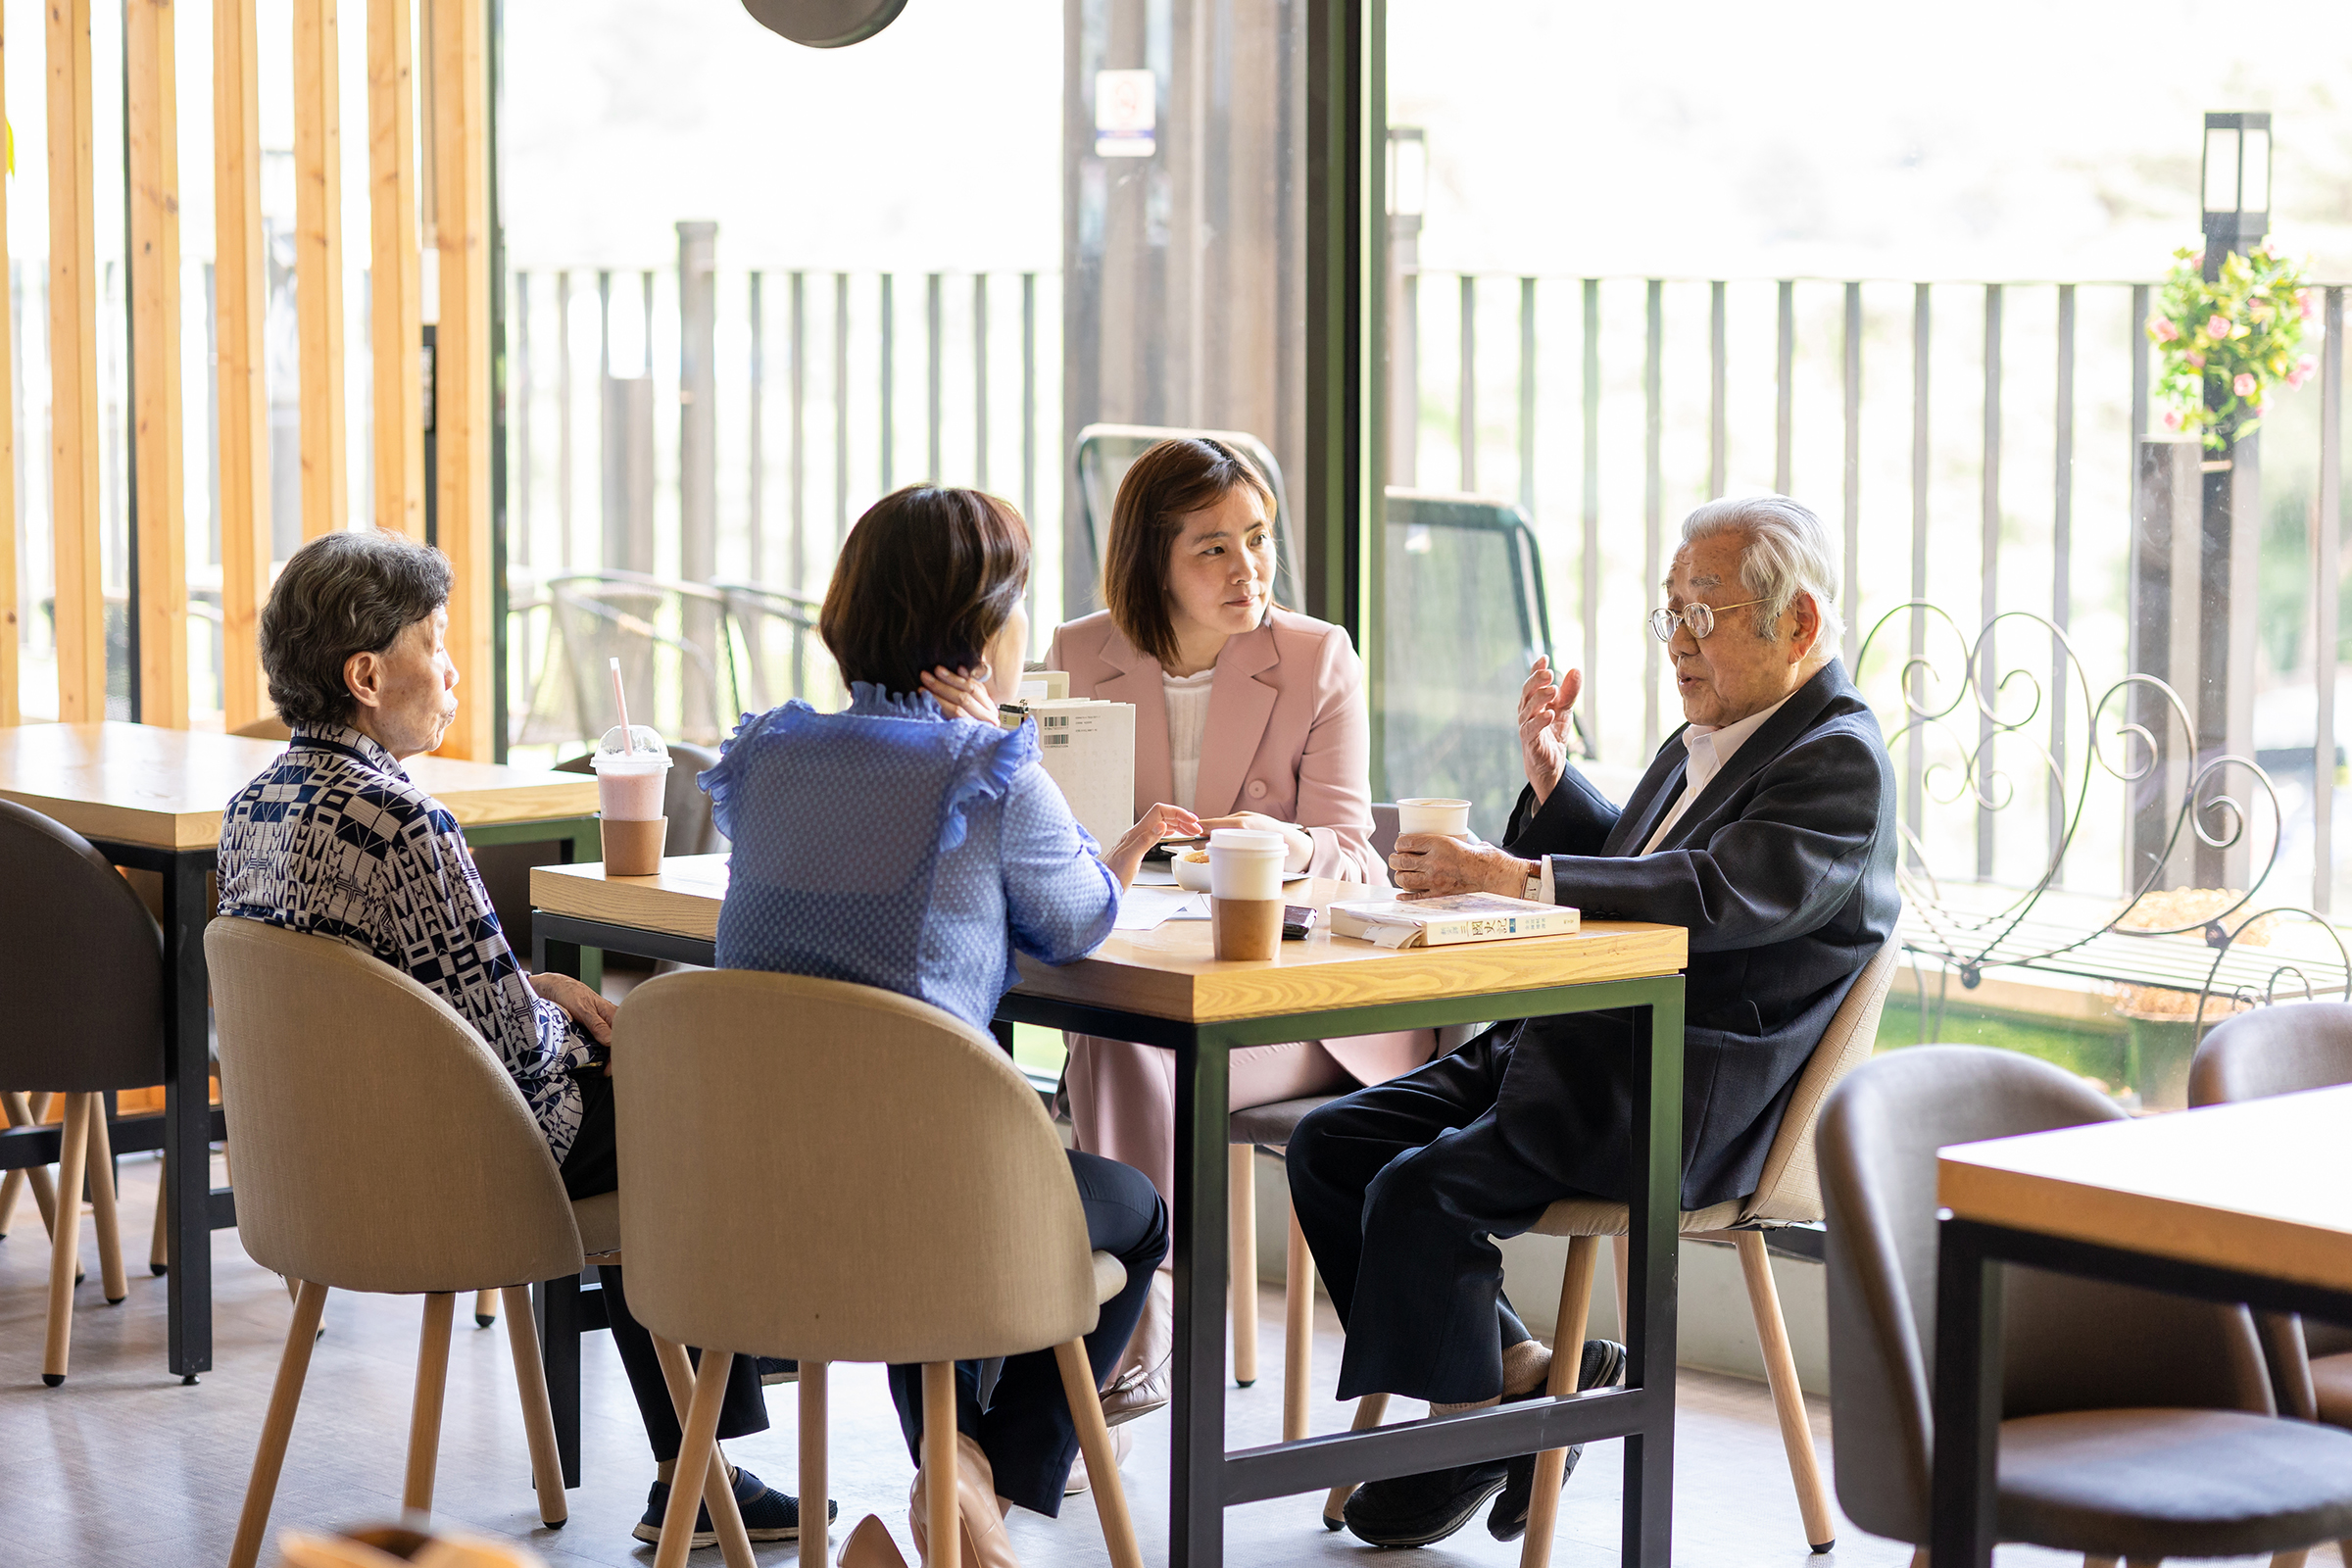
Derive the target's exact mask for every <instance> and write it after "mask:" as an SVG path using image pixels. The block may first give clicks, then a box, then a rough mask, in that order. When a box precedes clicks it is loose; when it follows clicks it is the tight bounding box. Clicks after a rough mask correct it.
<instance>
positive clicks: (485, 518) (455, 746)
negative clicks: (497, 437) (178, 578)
mask: <svg viewBox="0 0 2352 1568" xmlns="http://www.w3.org/2000/svg"><path fill="white" fill-rule="evenodd" d="M431 33H432V55H433V58H432V64H431V73H432V77H433V82H432V94H431V97H432V106H433V111H432V112H433V135H432V144H433V164H434V177H433V199H434V207H435V211H434V215H433V235H434V238H435V240H436V241H437V242H438V249H439V252H440V259H441V270H440V304H441V315H440V323H439V326H438V328H437V330H436V333H435V336H434V339H433V440H434V443H435V445H434V461H435V468H436V472H435V477H436V479H437V481H438V487H437V493H436V495H435V506H436V514H437V515H436V519H435V520H436V522H437V523H438V525H439V526H438V532H439V535H440V544H441V549H442V551H443V552H444V553H445V554H446V555H448V557H449V560H450V564H451V565H452V566H453V567H454V568H455V570H456V577H457V582H456V585H455V586H454V587H453V588H452V590H451V592H450V596H449V652H450V657H451V659H453V660H454V661H455V662H456V663H457V666H458V669H459V672H460V674H461V675H462V676H463V677H465V678H467V679H470V680H471V681H472V682H473V689H472V692H471V693H470V694H467V693H465V692H463V691H462V692H461V694H460V700H459V705H458V717H457V722H456V723H455V724H453V725H451V726H450V731H449V738H448V739H447V740H445V741H443V742H442V744H441V750H442V753H443V754H444V755H446V756H450V757H464V758H471V759H473V760H476V761H483V762H486V761H488V760H490V759H491V755H492V736H493V735H494V734H495V733H496V726H497V725H499V724H500V723H502V722H503V721H504V715H503V714H501V713H499V712H497V711H496V705H495V704H494V702H493V701H492V699H491V696H490V693H491V692H492V691H493V690H494V689H495V686H496V682H495V680H494V679H493V675H494V673H495V672H494V671H493V670H492V668H491V664H490V661H491V646H492V644H491V624H490V615H491V606H492V604H493V602H494V596H493V593H492V588H493V584H492V581H491V572H492V571H493V569H494V566H495V564H494V563H493V562H492V561H491V559H490V167H489V162H488V158H487V155H486V147H487V139H488V131H489V87H490V82H489V76H488V73H487V68H486V64H485V54H484V51H485V49H486V47H487V42H488V40H487V35H486V28H485V23H484V12H483V0H433V17H432V29H431Z"/></svg>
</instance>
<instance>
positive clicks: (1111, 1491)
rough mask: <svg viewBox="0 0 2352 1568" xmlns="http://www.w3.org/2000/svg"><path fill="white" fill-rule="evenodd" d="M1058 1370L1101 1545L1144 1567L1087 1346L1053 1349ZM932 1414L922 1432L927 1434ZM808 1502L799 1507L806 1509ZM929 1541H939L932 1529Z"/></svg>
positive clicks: (1116, 1567)
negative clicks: (1090, 1491)
mask: <svg viewBox="0 0 2352 1568" xmlns="http://www.w3.org/2000/svg"><path fill="white" fill-rule="evenodd" d="M1054 1363H1055V1364H1056V1365H1058V1366H1059V1367H1060V1368H1061V1393H1062V1397H1064V1398H1066V1399H1068V1400H1069V1401H1070V1415H1071V1418H1072V1419H1073V1420H1075V1421H1076V1422H1077V1423H1078V1450H1079V1451H1080V1452H1081V1453H1083V1454H1085V1455H1086V1474H1087V1478H1088V1482H1089V1485H1090V1486H1091V1487H1092V1488H1093V1490H1094V1494H1095V1513H1096V1515H1097V1516H1098V1517H1099V1518H1101V1519H1102V1521H1103V1545H1104V1546H1106V1547H1107V1548H1109V1551H1110V1568H1144V1554H1143V1550H1142V1548H1140V1547H1139V1546H1138V1545H1137V1544H1136V1541H1135V1520H1134V1519H1133V1518H1132V1517H1130V1516H1129V1514H1128V1512H1127V1490H1126V1488H1125V1486H1124V1485H1122V1484H1121V1482H1120V1480H1119V1461H1118V1459H1117V1457H1116V1456H1115V1455H1114V1454H1113V1453H1112V1452H1111V1449H1110V1428H1109V1427H1108V1426H1106V1425H1104V1424H1103V1399H1102V1396H1101V1395H1099V1394H1098V1393H1097V1392H1096V1390H1095V1371H1094V1367H1093V1365H1092V1364H1091V1363H1089V1362H1088V1360H1087V1358H1086V1342H1085V1341H1084V1340H1071V1341H1069V1342H1068V1343H1066V1344H1063V1345H1056V1346H1055V1347H1054ZM930 1420H931V1418H930V1416H929V1415H928V1414H927V1413H926V1414H925V1415H924V1417H923V1423H924V1425H923V1431H924V1434H925V1436H926V1437H928V1436H929V1433H930V1430H931V1428H930ZM806 1507H807V1504H803V1508H804V1510H805V1509H806ZM931 1539H932V1540H934V1541H936V1540H938V1539H939V1534H938V1527H937V1526H936V1525H935V1526H933V1527H932V1537H931Z"/></svg>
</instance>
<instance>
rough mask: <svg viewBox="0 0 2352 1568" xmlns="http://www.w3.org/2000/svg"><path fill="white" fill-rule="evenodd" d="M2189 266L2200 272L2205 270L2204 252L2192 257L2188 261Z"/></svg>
mask: <svg viewBox="0 0 2352 1568" xmlns="http://www.w3.org/2000/svg"><path fill="white" fill-rule="evenodd" d="M2188 265H2189V266H2191V267H2193V268H2195V269H2196V270H2198V271H2200V272H2202V271H2203V270H2205V253H2204V252H2203V251H2199V252H2197V254H2196V255H2194V256H2191V257H2190V258H2189V259H2188Z"/></svg>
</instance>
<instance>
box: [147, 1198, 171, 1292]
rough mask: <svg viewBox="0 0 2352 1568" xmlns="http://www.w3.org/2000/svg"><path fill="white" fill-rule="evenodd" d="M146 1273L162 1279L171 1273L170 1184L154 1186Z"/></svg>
mask: <svg viewBox="0 0 2352 1568" xmlns="http://www.w3.org/2000/svg"><path fill="white" fill-rule="evenodd" d="M147 1272H148V1273H150V1274H153V1275H155V1276H156V1277H157V1278H159V1279H160V1278H162V1277H163V1276H164V1275H166V1274H169V1273H171V1272H172V1184H171V1183H170V1182H168V1181H165V1180H163V1179H161V1178H160V1177H159V1178H158V1179H157V1181H156V1184H155V1236H154V1239H153V1240H151V1241H149V1242H148V1244H147Z"/></svg>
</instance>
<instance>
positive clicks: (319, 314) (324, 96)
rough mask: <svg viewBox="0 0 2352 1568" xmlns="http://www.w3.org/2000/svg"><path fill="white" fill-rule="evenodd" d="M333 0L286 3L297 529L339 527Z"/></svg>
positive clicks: (338, 148)
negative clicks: (297, 382)
mask: <svg viewBox="0 0 2352 1568" xmlns="http://www.w3.org/2000/svg"><path fill="white" fill-rule="evenodd" d="M335 4H336V0H294V302H295V306H296V313H295V314H296V317H297V325H298V327H299V329H300V335H301V355H300V361H299V363H300V366H301V371H302V399H301V402H302V536H303V537H304V538H305V539H316V538H317V537H318V536H319V535H320V534H322V533H327V532H330V531H332V530H334V529H338V528H342V527H344V526H346V524H347V523H348V520H349V518H350V515H351V470H350V467H349V460H348V458H347V457H346V456H345V451H344V430H343V409H344V399H343V131H342V115H341V110H340V107H339V105H340V97H339V92H338V88H339V85H340V82H341V73H340V71H339V70H338V61H339V59H340V55H339V52H338V49H337V46H336V41H335V40H336V26H335Z"/></svg>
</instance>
